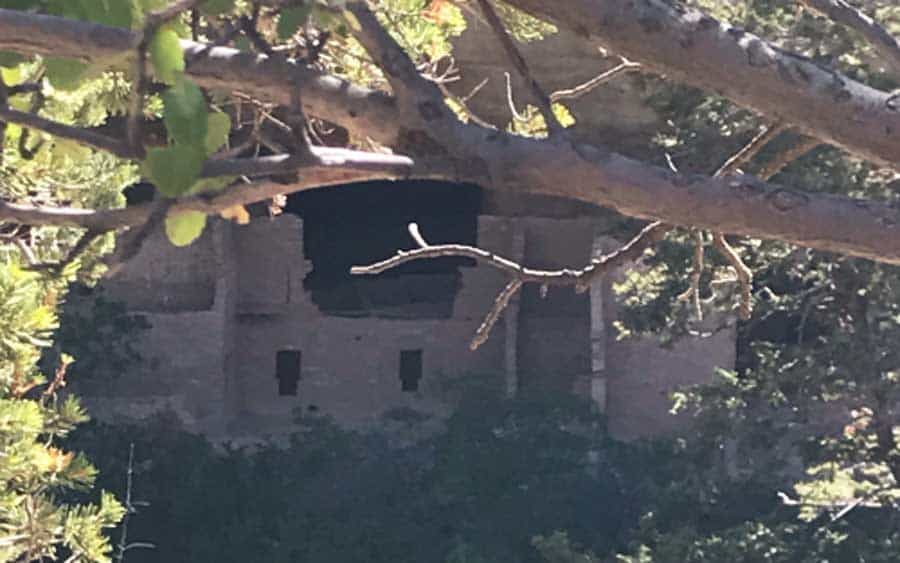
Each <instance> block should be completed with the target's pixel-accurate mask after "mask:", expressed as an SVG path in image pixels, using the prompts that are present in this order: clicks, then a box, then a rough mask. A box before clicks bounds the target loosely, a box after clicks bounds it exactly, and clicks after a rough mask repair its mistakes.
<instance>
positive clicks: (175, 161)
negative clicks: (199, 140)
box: [144, 145, 206, 197]
mask: <svg viewBox="0 0 900 563" xmlns="http://www.w3.org/2000/svg"><path fill="white" fill-rule="evenodd" d="M204 162H206V151H205V150H204V149H203V147H197V146H176V145H172V146H168V147H166V148H151V149H149V150H148V151H147V158H146V160H144V174H145V175H146V176H147V178H149V180H150V181H151V182H152V183H153V185H155V186H156V188H157V189H158V190H159V191H160V192H161V193H162V194H163V195H166V196H168V197H178V196H180V195H183V194H185V193H187V192H188V191H189V190H190V189H191V186H193V185H194V182H196V181H197V178H199V177H200V172H201V171H202V170H203V163H204Z"/></svg>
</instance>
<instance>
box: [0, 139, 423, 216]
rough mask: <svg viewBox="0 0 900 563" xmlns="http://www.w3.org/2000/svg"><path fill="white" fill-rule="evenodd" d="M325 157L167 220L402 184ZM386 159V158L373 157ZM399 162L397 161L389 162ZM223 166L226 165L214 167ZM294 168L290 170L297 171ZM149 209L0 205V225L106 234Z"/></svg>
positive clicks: (369, 163)
mask: <svg viewBox="0 0 900 563" xmlns="http://www.w3.org/2000/svg"><path fill="white" fill-rule="evenodd" d="M317 151H321V152H322V153H325V156H323V157H322V158H321V161H320V162H318V163H317V164H315V165H308V166H305V167H303V168H302V169H300V174H299V177H298V180H297V182H296V183H293V184H279V183H276V182H259V183H254V184H244V185H238V186H233V187H231V188H229V189H227V190H224V191H221V192H216V193H214V194H198V195H194V196H191V197H187V198H183V199H179V200H177V201H176V202H175V203H174V204H173V205H172V207H171V209H170V210H169V213H170V214H178V213H184V212H187V211H200V212H203V213H207V214H213V213H218V212H219V211H222V210H223V209H227V208H229V207H233V206H236V205H246V204H249V203H254V202H257V201H262V200H264V199H267V198H270V197H273V196H275V195H278V194H284V193H292V192H298V191H305V190H311V189H316V188H321V187H327V186H335V185H341V184H347V183H351V182H362V181H367V180H375V179H384V178H390V177H394V178H403V177H405V176H406V171H407V170H408V168H403V167H400V166H397V165H396V164H394V165H392V166H388V167H385V166H383V165H380V164H379V163H378V162H377V159H375V161H374V162H373V159H372V158H371V157H372V155H370V154H368V153H357V154H360V155H361V157H360V159H359V160H358V161H355V160H353V159H352V158H350V156H348V155H351V154H353V153H354V151H346V150H342V149H327V150H325V149H323V148H321V147H317ZM375 156H379V157H380V156H390V155H375ZM394 158H398V159H399V158H401V157H394ZM219 162H227V161H219ZM297 169H298V168H294V170H297ZM152 209H153V204H149V203H148V204H141V205H135V206H132V207H126V208H124V209H110V210H102V211H98V210H91V209H73V208H52V207H38V206H31V205H20V204H15V203H10V202H6V201H2V200H0V221H7V222H11V223H19V224H24V225H55V226H69V227H81V228H84V229H88V230H91V231H95V232H106V231H111V230H113V229H119V228H122V227H131V226H135V225H141V224H144V223H145V222H146V221H147V220H148V219H149V217H150V214H151V212H152Z"/></svg>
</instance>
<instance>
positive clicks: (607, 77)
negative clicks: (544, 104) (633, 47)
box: [550, 60, 641, 102]
mask: <svg viewBox="0 0 900 563" xmlns="http://www.w3.org/2000/svg"><path fill="white" fill-rule="evenodd" d="M640 69H641V65H639V64H638V63H633V62H631V61H627V60H626V61H623V62H622V64H620V65H617V66H614V67H613V68H611V69H609V70H607V71H606V72H603V73H600V74H599V75H597V76H595V77H594V78H591V79H590V80H588V81H587V82H584V83H582V84H579V85H578V86H575V87H574V88H569V89H566V90H557V91H556V92H553V93H552V94H550V101H551V102H559V101H561V100H575V99H578V98H580V97H582V96H586V95H587V94H589V93H591V92H593V91H594V90H595V89H596V88H598V87H599V86H602V85H603V84H606V83H607V82H609V81H611V80H613V79H614V78H616V77H618V76H620V75H623V74H627V73H629V72H636V71H638V70H640Z"/></svg>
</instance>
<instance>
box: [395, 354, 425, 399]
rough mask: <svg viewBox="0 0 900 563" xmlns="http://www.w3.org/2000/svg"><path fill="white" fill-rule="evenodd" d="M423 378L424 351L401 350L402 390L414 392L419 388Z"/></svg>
mask: <svg viewBox="0 0 900 563" xmlns="http://www.w3.org/2000/svg"><path fill="white" fill-rule="evenodd" d="M421 380H422V351H421V350H403V351H401V352H400V390H401V391H403V392H405V393H412V392H413V391H418V390H419V381H421Z"/></svg>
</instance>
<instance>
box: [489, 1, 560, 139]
mask: <svg viewBox="0 0 900 563" xmlns="http://www.w3.org/2000/svg"><path fill="white" fill-rule="evenodd" d="M478 6H479V7H480V8H481V12H482V13H483V14H484V17H485V19H486V20H487V23H488V25H489V26H490V27H491V29H492V30H493V31H494V35H496V36H497V39H498V40H499V41H500V44H501V45H502V46H503V50H504V51H505V52H506V56H507V57H508V58H509V60H510V62H511V63H512V65H513V67H515V69H516V71H517V72H518V73H519V75H520V76H521V77H522V79H523V80H524V81H525V84H527V85H528V89H529V90H531V96H532V98H534V100H535V102H536V103H537V107H538V109H539V110H540V112H541V115H543V116H544V121H545V122H546V124H547V130H548V132H549V134H550V136H551V137H553V136H555V135H560V134H562V133H563V132H564V131H565V128H564V127H563V126H562V124H561V123H560V122H559V120H558V119H557V118H556V114H555V113H553V107H552V102H551V101H550V97H549V96H548V95H547V94H546V93H545V92H544V90H543V89H542V88H541V87H540V85H539V84H538V83H537V80H535V78H534V76H532V74H531V70H529V68H528V63H526V62H525V58H524V57H523V56H522V53H520V52H519V48H518V47H516V44H515V42H514V40H513V38H512V37H511V36H510V35H509V32H508V31H506V26H505V25H504V24H503V21H501V20H500V17H499V16H498V15H497V12H496V11H495V10H494V7H493V6H492V5H491V3H490V1H489V0H478Z"/></svg>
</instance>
